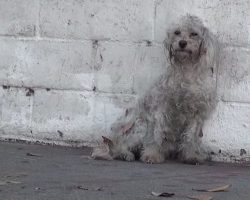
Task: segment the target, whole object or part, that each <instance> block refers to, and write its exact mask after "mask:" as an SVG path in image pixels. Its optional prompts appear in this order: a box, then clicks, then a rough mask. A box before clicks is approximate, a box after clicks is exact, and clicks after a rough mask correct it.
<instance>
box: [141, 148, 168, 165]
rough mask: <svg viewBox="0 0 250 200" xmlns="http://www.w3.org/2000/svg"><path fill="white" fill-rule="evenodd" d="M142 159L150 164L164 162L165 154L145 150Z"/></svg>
mask: <svg viewBox="0 0 250 200" xmlns="http://www.w3.org/2000/svg"><path fill="white" fill-rule="evenodd" d="M140 159H141V161H143V162H145V163H148V164H157V163H163V162H164V161H165V158H164V155H163V154H161V153H159V152H155V151H152V152H150V151H144V152H143V154H142V156H141V158H140Z"/></svg>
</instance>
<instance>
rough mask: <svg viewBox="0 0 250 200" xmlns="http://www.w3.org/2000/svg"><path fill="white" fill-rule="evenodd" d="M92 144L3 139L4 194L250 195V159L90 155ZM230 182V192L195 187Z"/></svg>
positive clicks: (47, 197)
mask: <svg viewBox="0 0 250 200" xmlns="http://www.w3.org/2000/svg"><path fill="white" fill-rule="evenodd" d="M90 150H91V149H89V148H81V149H73V148H66V147H56V146H55V147H52V146H41V145H27V144H18V143H15V144H14V143H3V142H2V143H0V199H1V200H2V199H3V200H58V199H60V200H63V199H65V200H66V199H67V200H82V199H86V200H87V199H88V200H97V199H102V200H106V199H107V200H111V199H114V200H123V199H124V200H125V199H126V200H132V199H133V200H135V199H136V200H146V199H148V200H149V199H151V200H157V199H165V198H164V197H155V196H152V195H151V192H152V191H154V192H168V193H174V194H175V195H174V196H173V197H171V198H169V199H173V200H176V199H178V200H185V199H188V198H187V196H189V195H204V194H206V195H209V196H212V197H213V199H214V200H216V199H218V200H249V196H250V165H248V166H247V165H245V166H239V165H232V164H219V163H207V164H205V165H197V166H194V165H186V164H181V163H175V162H172V161H171V162H166V163H164V164H156V165H148V164H143V163H140V162H131V163H129V162H123V161H101V160H91V159H88V158H87V156H88V155H89V153H90ZM32 155H33V156H32ZM227 184H231V187H230V188H229V189H228V191H226V192H217V193H212V192H197V191H193V190H192V189H211V188H216V187H218V186H223V185H227Z"/></svg>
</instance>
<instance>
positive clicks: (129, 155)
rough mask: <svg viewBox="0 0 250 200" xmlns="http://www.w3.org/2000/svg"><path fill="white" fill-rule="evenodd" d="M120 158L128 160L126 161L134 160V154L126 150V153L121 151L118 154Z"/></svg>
mask: <svg viewBox="0 0 250 200" xmlns="http://www.w3.org/2000/svg"><path fill="white" fill-rule="evenodd" d="M118 159H120V160H124V161H128V162H132V161H134V160H135V156H134V154H133V153H131V152H129V151H128V152H126V153H121V155H119V158H118Z"/></svg>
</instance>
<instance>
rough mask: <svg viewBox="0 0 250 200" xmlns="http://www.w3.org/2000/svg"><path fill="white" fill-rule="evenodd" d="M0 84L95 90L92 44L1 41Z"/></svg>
mask: <svg viewBox="0 0 250 200" xmlns="http://www.w3.org/2000/svg"><path fill="white" fill-rule="evenodd" d="M0 45H1V47H2V50H1V51H0V71H1V75H0V82H1V83H2V84H11V85H18V86H22V85H25V86H28V87H42V88H56V89H78V90H83V89H88V90H91V89H92V87H93V86H92V85H93V74H92V67H91V64H92V63H91V62H92V61H91V58H92V44H91V42H81V43H78V42H57V41H55V42H53V41H26V40H25V41H17V40H12V39H1V40H0Z"/></svg>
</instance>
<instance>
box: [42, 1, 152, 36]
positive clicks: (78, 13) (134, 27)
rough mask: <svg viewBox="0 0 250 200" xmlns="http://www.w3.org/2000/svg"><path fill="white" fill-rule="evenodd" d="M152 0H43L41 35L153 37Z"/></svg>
mask: <svg viewBox="0 0 250 200" xmlns="http://www.w3.org/2000/svg"><path fill="white" fill-rule="evenodd" d="M153 16H154V7H153V1H152V0H137V1H134V0H128V1H123V0H86V1H79V0H43V1H41V12H40V29H41V35H42V36H46V37H53V38H73V39H114V40H151V39H152V31H153Z"/></svg>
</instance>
